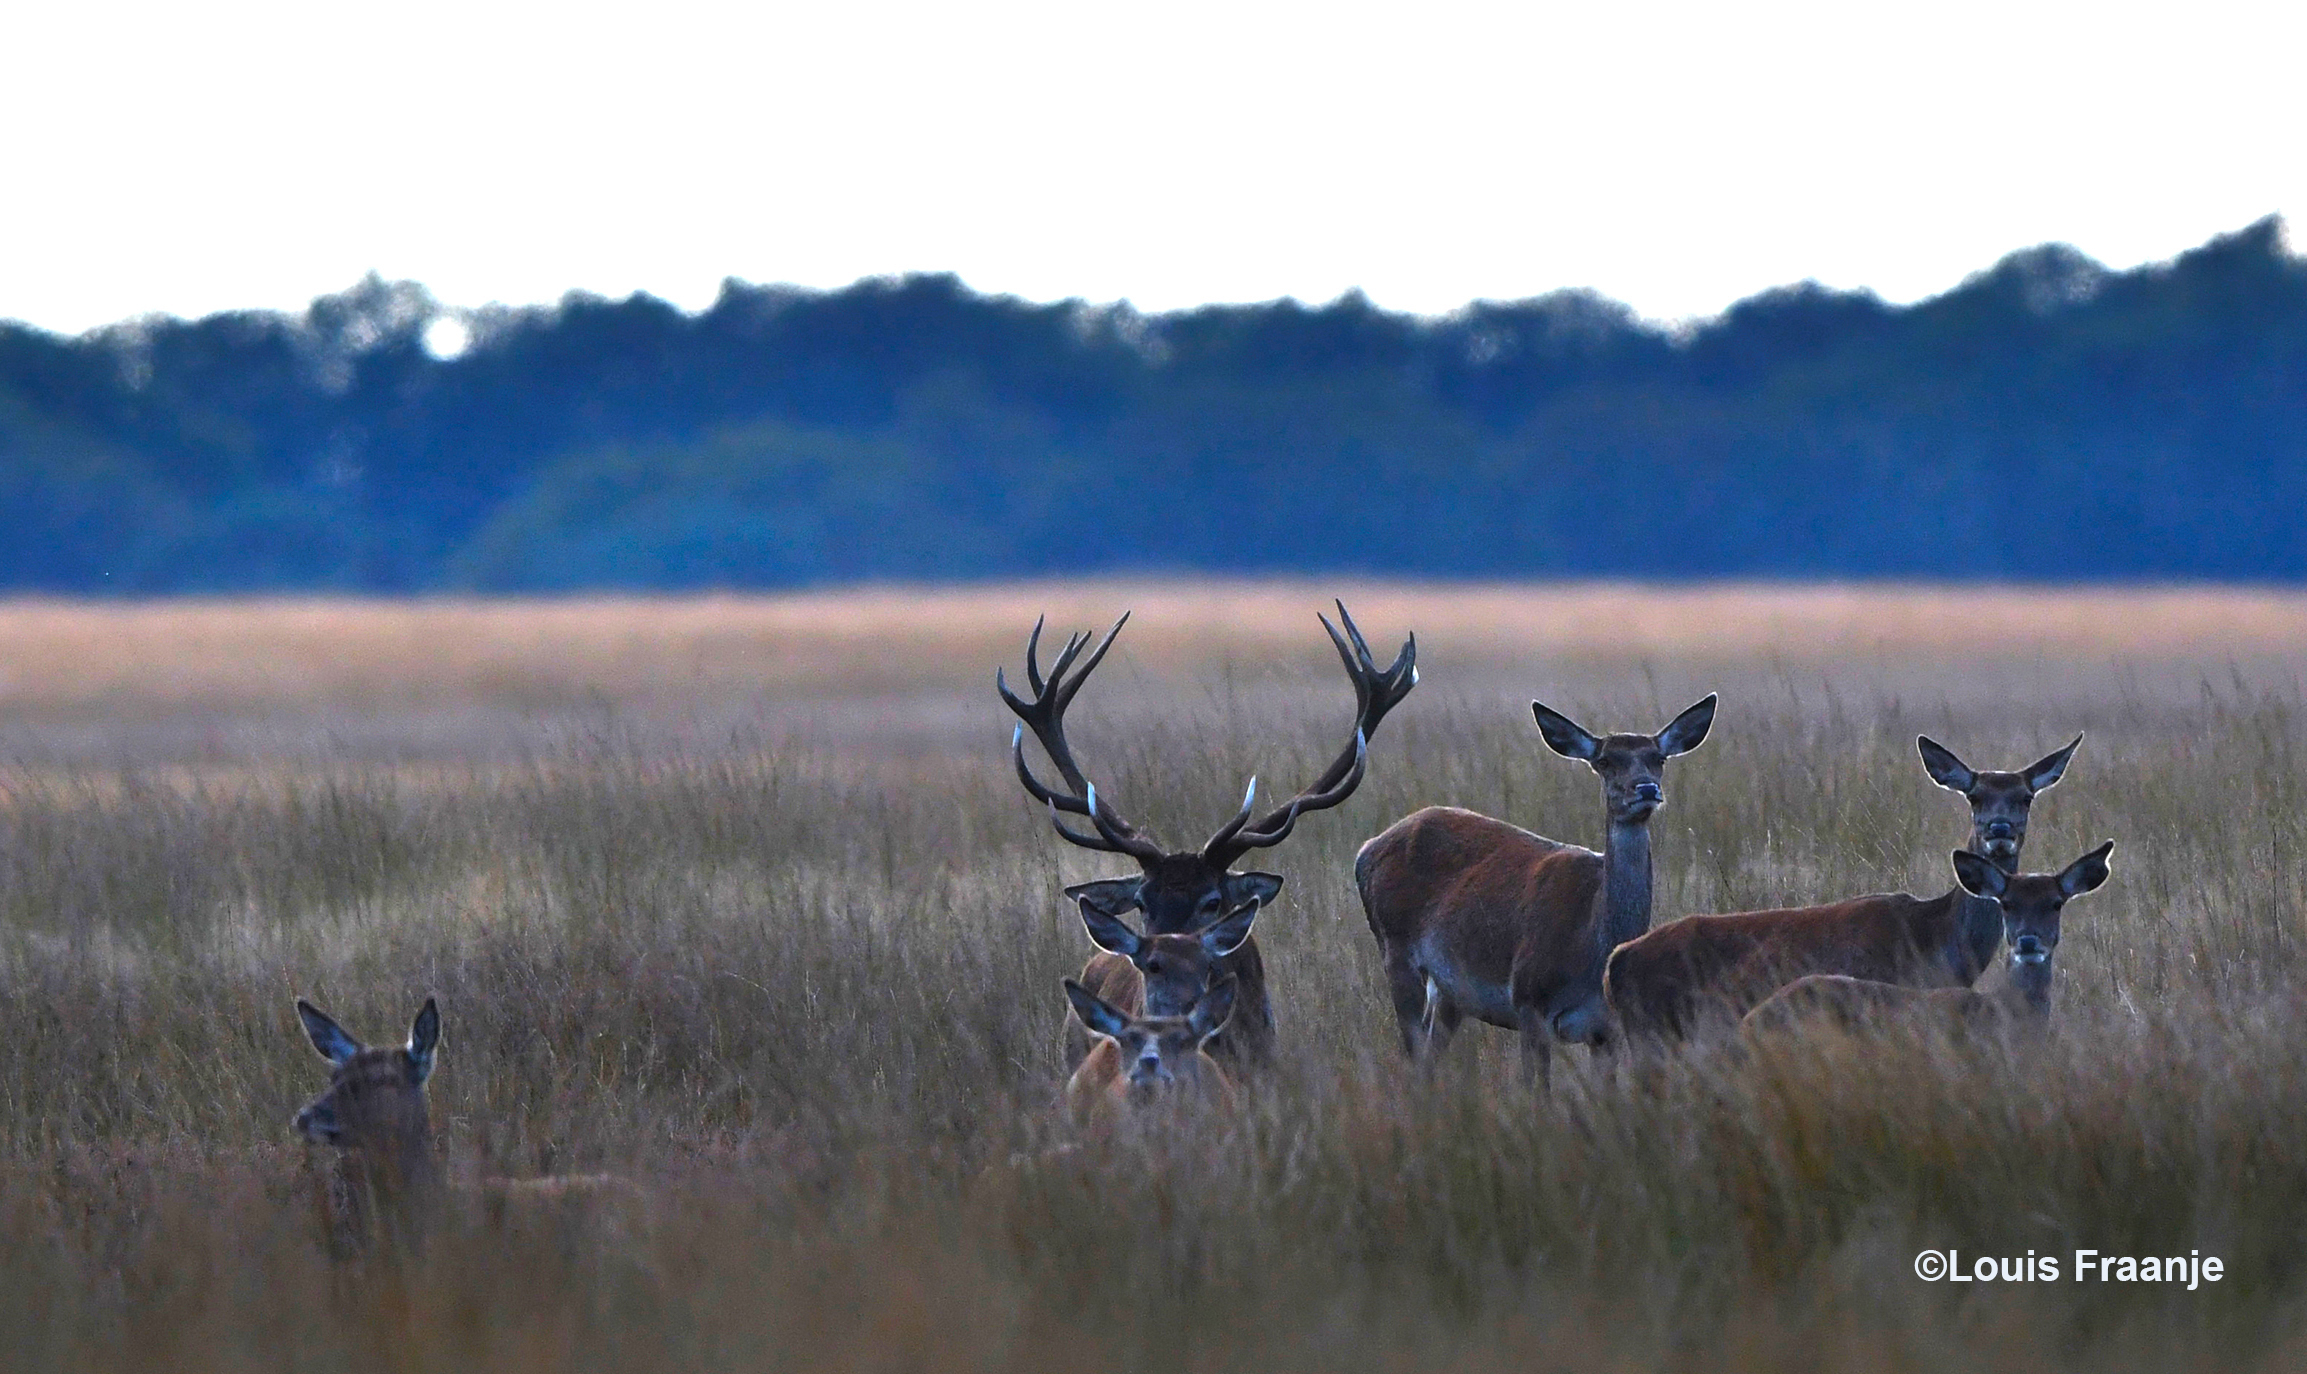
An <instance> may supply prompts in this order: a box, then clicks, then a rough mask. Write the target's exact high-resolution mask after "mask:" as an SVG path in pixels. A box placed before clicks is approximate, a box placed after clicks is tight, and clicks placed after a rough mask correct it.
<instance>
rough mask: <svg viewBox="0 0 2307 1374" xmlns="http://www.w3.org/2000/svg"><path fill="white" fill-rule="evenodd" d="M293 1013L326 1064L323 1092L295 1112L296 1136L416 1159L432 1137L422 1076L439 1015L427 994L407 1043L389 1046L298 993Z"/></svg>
mask: <svg viewBox="0 0 2307 1374" xmlns="http://www.w3.org/2000/svg"><path fill="white" fill-rule="evenodd" d="M296 1015H297V1019H298V1020H300V1021H302V1022H303V1023H304V1033H305V1034H306V1035H307V1036H309V1037H311V1039H312V1046H313V1048H314V1049H316V1050H319V1051H320V1056H321V1058H323V1059H326V1060H327V1061H328V1062H329V1064H330V1065H331V1066H332V1072H331V1073H330V1074H329V1082H328V1091H327V1092H324V1093H322V1094H321V1095H320V1096H318V1097H316V1098H314V1099H313V1100H312V1101H311V1103H309V1104H308V1105H307V1106H306V1107H305V1109H304V1110H303V1111H301V1112H298V1113H297V1114H296V1130H297V1134H299V1135H301V1136H303V1137H304V1138H305V1139H306V1140H309V1141H311V1142H313V1143H314V1144H316V1145H334V1146H336V1147H337V1148H339V1149H344V1150H360V1151H364V1152H367V1153H369V1154H371V1155H375V1156H390V1157H396V1158H405V1159H409V1160H414V1159H417V1158H420V1157H421V1156H422V1152H423V1151H424V1150H425V1149H426V1146H427V1142H428V1141H429V1139H430V1136H431V1124H430V1121H429V1119H428V1117H427V1115H426V1111H425V1080H426V1079H427V1078H429V1077H431V1076H432V1071H433V1059H434V1056H435V1054H436V1052H437V1051H438V1050H439V1048H440V1042H441V1013H440V1008H438V1007H437V1006H435V1005H434V1004H433V999H432V998H430V997H427V998H426V999H425V1004H424V1007H423V1009H422V1010H420V1011H418V1012H417V1016H416V1021H415V1023H414V1024H413V1025H411V1026H410V1027H409V1038H408V1043H407V1044H406V1045H402V1046H398V1047H396V1048H392V1049H369V1048H368V1047H366V1046H364V1045H362V1044H361V1043H360V1042H359V1041H358V1040H355V1039H353V1038H352V1037H351V1036H350V1035H347V1034H346V1033H345V1030H344V1028H343V1027H342V1026H339V1025H338V1024H337V1023H336V1022H335V1021H334V1020H331V1019H330V1017H329V1015H328V1013H326V1012H324V1011H322V1010H321V1009H320V1008H318V1007H316V1006H314V1005H313V1004H312V1003H310V1002H307V1001H305V1000H304V999H303V998H301V997H300V998H298V999H297V1003H296ZM412 1152H413V1153H412Z"/></svg>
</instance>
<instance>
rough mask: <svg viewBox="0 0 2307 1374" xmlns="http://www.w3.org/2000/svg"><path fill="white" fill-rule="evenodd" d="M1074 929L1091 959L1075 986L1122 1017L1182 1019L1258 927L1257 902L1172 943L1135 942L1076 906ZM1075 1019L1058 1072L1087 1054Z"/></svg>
mask: <svg viewBox="0 0 2307 1374" xmlns="http://www.w3.org/2000/svg"><path fill="white" fill-rule="evenodd" d="M1079 900H1080V902H1081V923H1082V925H1083V926H1084V927H1085V928H1087V929H1088V931H1089V939H1090V943H1091V944H1093V945H1096V946H1097V949H1098V952H1097V953H1096V954H1093V955H1091V956H1090V960H1089V962H1088V963H1087V964H1084V965H1083V966H1082V970H1081V978H1080V983H1081V985H1082V987H1084V988H1085V989H1087V990H1088V991H1089V992H1090V993H1092V994H1094V995H1095V996H1096V997H1097V998H1098V999H1099V1000H1101V1001H1103V1002H1105V1003H1107V1004H1108V1005H1110V1006H1111V1007H1113V1008H1114V1009H1115V1010H1116V1011H1119V1012H1121V1013H1122V1014H1123V1015H1125V1016H1144V1017H1153V1018H1161V1017H1173V1016H1183V1015H1185V1014H1186V1013H1187V1012H1189V1011H1191V1010H1192V1009H1193V1005H1194V1003H1195V1002H1197V1001H1199V1000H1201V996H1202V994H1203V993H1205V992H1207V991H1208V990H1209V987H1210V982H1211V980H1212V979H1213V978H1215V977H1217V976H1218V973H1219V970H1220V969H1221V968H1222V967H1223V965H1224V961H1225V959H1226V958H1227V957H1228V956H1230V955H1231V954H1233V952H1234V951H1235V950H1237V949H1240V948H1241V947H1242V945H1243V943H1244V942H1246V941H1247V940H1248V939H1249V938H1250V926H1251V925H1252V924H1253V923H1254V922H1255V921H1256V920H1257V919H1258V910H1259V906H1260V903H1259V901H1258V899H1257V898H1256V897H1252V898H1251V899H1250V900H1248V901H1246V902H1244V903H1242V904H1241V905H1240V906H1238V907H1235V908H1234V909H1233V910H1232V911H1228V912H1223V913H1221V914H1219V915H1217V916H1213V917H1211V918H1210V919H1208V920H1206V921H1204V922H1202V923H1201V924H1199V925H1196V926H1195V927H1193V928H1192V929H1191V930H1187V931H1185V932H1183V933H1181V934H1177V935H1140V934H1139V933H1138V932H1137V931H1136V930H1134V929H1132V928H1131V926H1130V924H1129V923H1128V922H1127V921H1124V920H1123V919H1122V918H1121V917H1119V916H1115V915H1112V914H1110V913H1108V912H1104V911H1101V910H1099V909H1098V907H1097V904H1096V903H1094V902H1092V901H1090V900H1089V899H1088V898H1086V897H1084V898H1080V899H1079ZM1091 1041H1092V1037H1091V1035H1090V1032H1089V1028H1088V1027H1087V1026H1085V1025H1083V1024H1082V1019H1081V1017H1080V1015H1079V1014H1077V1013H1076V1012H1074V1011H1072V1010H1070V1009H1069V1010H1067V1012H1066V1014H1065V1068H1066V1072H1067V1073H1071V1072H1073V1071H1074V1070H1075V1069H1078V1068H1080V1067H1081V1061H1082V1060H1083V1059H1085V1058H1087V1057H1088V1056H1089V1052H1090V1050H1091V1048H1092V1045H1091Z"/></svg>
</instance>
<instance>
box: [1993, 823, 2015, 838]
mask: <svg viewBox="0 0 2307 1374" xmlns="http://www.w3.org/2000/svg"><path fill="white" fill-rule="evenodd" d="M2015 833H2016V832H2015V831H2014V830H2012V828H2011V823H2010V822H2009V821H1988V822H1987V838H1988V839H1990V840H2007V839H2009V838H2010V837H2011V836H2012V835H2013V834H2015Z"/></svg>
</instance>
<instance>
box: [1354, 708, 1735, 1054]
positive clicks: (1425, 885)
mask: <svg viewBox="0 0 2307 1374" xmlns="http://www.w3.org/2000/svg"><path fill="white" fill-rule="evenodd" d="M1714 707H1715V698H1714V697H1713V696H1711V695H1709V696H1708V697H1707V698H1706V699H1705V700H1704V701H1701V702H1699V703H1698V704H1697V705H1695V706H1692V707H1691V708H1690V709H1688V710H1686V711H1684V712H1683V713H1682V714H1681V715H1679V716H1676V717H1675V718H1674V719H1673V721H1671V722H1670V723H1669V724H1668V725H1667V726H1666V728H1665V729H1663V730H1660V731H1659V732H1658V733H1657V734H1655V735H1596V734H1594V733H1592V732H1591V731H1589V730H1587V729H1586V728H1585V727H1583V726H1581V725H1579V724H1578V723H1577V722H1576V721H1573V720H1571V719H1570V718H1569V717H1567V716H1565V715H1562V714H1560V713H1559V712H1556V711H1552V710H1549V709H1548V708H1547V707H1546V706H1544V705H1543V704H1541V703H1539V702H1535V701H1534V702H1532V703H1530V710H1531V713H1532V714H1533V715H1534V716H1536V717H1537V720H1538V730H1539V733H1540V734H1542V735H1543V736H1544V737H1545V740H1546V744H1547V746H1548V747H1549V748H1551V749H1553V750H1554V752H1555V753H1557V754H1560V755H1562V756H1563V757H1565V758H1571V759H1577V760H1579V761H1581V762H1583V763H1585V764H1586V765H1588V766H1589V767H1591V768H1592V769H1593V770H1594V772H1595V774H1596V776H1598V777H1599V778H1600V779H1601V782H1602V805H1603V812H1604V818H1605V820H1606V821H1607V822H1608V830H1607V831H1606V832H1605V833H1606V839H1605V840H1604V843H1603V849H1602V852H1601V853H1599V854H1597V853H1595V852H1594V851H1593V850H1591V849H1583V848H1580V847H1579V846H1577V845H1574V844H1564V843H1562V842H1561V841H1559V840H1549V839H1546V838H1544V837H1542V836H1539V835H1533V834H1531V833H1530V832H1529V831H1527V830H1523V829H1521V828H1519V827H1516V826H1512V825H1508V824H1507V823H1506V822H1504V821H1499V820H1492V819H1491V818H1489V817H1488V816H1481V815H1477V814H1475V813H1474V812H1471V811H1462V810H1459V809H1458V808H1456V807H1451V806H1432V807H1428V808H1426V809H1425V810H1423V811H1418V812H1414V813H1412V814H1411V815H1408V816H1405V817H1403V818H1402V819H1401V820H1399V821H1396V822H1395V823H1394V824H1393V825H1391V826H1389V827H1388V828H1387V829H1386V830H1385V832H1384V833H1383V834H1380V835H1378V836H1377V837H1376V838H1375V839H1372V840H1371V841H1369V842H1368V843H1367V844H1364V845H1363V846H1362V849H1361V852H1360V853H1359V854H1357V855H1356V856H1355V858H1354V881H1355V884H1356V886H1357V887H1358V888H1359V889H1360V891H1361V896H1362V910H1363V912H1364V913H1365V914H1366V915H1367V916H1368V917H1369V921H1370V933H1371V934H1372V935H1375V936H1376V937H1377V939H1378V949H1379V951H1380V953H1381V954H1382V955H1383V957H1384V959H1385V964H1386V982H1387V984H1388V986H1389V987H1390V988H1391V989H1392V992H1393V998H1394V1015H1395V1018H1396V1019H1397V1020H1398V1021H1399V1022H1400V1023H1401V1028H1402V1044H1403V1046H1404V1048H1406V1049H1407V1050H1408V1051H1409V1052H1410V1054H1411V1056H1412V1057H1413V1058H1417V1057H1421V1056H1425V1055H1431V1054H1434V1053H1438V1052H1439V1051H1440V1050H1441V1049H1442V1048H1443V1047H1444V1046H1446V1045H1448V1044H1449V1042H1450V1037H1451V1035H1452V1033H1453V1032H1455V1031H1456V1030H1457V1027H1458V1023H1459V1021H1460V1020H1461V1019H1463V1018H1464V1017H1466V1016H1469V1015H1471V1016H1473V1017H1475V1018H1476V1019H1477V1020H1480V1021H1484V1022H1487V1023H1488V1024H1490V1025H1493V1026H1500V1027H1503V1028H1505V1029H1507V1030H1512V1031H1516V1032H1518V1033H1519V1034H1520V1035H1521V1039H1522V1047H1523V1050H1524V1052H1525V1062H1526V1063H1527V1064H1529V1065H1530V1067H1531V1068H1532V1069H1533V1070H1534V1071H1536V1072H1538V1073H1541V1074H1542V1073H1543V1072H1544V1071H1545V1068H1546V1063H1547V1054H1548V1051H1549V1048H1550V1046H1549V1041H1550V1040H1553V1039H1558V1040H1562V1041H1566V1042H1570V1043H1583V1044H1587V1045H1597V1044H1600V1043H1602V1042H1604V1041H1605V1040H1606V1039H1607V1038H1608V1018H1607V1017H1606V1016H1605V1015H1604V1014H1603V1003H1602V968H1603V961H1604V960H1605V959H1606V958H1608V957H1609V954H1610V951H1611V949H1612V948H1613V947H1614V946H1616V945H1617V944H1619V943H1620V942H1621V941H1624V940H1630V939H1632V938H1634V937H1635V936H1637V935H1640V934H1641V933H1642V932H1643V931H1644V930H1647V929H1648V928H1649V926H1650V818H1651V817H1652V816H1653V815H1655V814H1657V811H1658V808H1660V807H1661V806H1664V805H1665V804H1666V792H1665V788H1664V787H1663V785H1662V782H1661V779H1662V778H1663V776H1664V774H1665V771H1666V761H1667V760H1668V759H1670V758H1673V757H1675V756H1677V755H1680V754H1687V753H1689V752H1690V751H1691V750H1693V749H1696V748H1697V747H1698V746H1699V745H1700V744H1702V743H1704V742H1705V739H1706V732H1707V731H1708V730H1709V729H1710V728H1711V727H1712V726H1713V723H1714Z"/></svg>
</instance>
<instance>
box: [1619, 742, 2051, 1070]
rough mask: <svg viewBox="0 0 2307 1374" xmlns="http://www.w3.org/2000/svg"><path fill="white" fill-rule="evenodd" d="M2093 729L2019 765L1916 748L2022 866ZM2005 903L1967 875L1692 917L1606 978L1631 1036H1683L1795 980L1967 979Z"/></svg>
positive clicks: (1989, 956)
mask: <svg viewBox="0 0 2307 1374" xmlns="http://www.w3.org/2000/svg"><path fill="white" fill-rule="evenodd" d="M2082 742H2083V737H2082V736H2080V735H2077V736H2075V738H2074V740H2073V742H2072V743H2070V744H2068V745H2067V747H2066V748H2064V749H2060V750H2058V751H2056V752H2054V753H2052V754H2050V755H2048V756H2046V757H2044V758H2041V759H2038V760H2036V761H2035V763H2034V764H2032V765H2031V766H2029V767H2027V768H2025V769H2022V770H2020V771H2018V772H2014V773H2003V772H1991V771H1990V772H1981V771H1978V770H1975V769H1973V768H1970V767H1969V766H1967V765H1966V764H1964V763H1963V761H1962V760H1961V759H1959V758H1956V757H1955V755H1954V753H1953V751H1952V750H1949V749H1947V748H1946V747H1945V746H1943V745H1940V744H1938V743H1937V742H1935V741H1933V740H1932V739H1930V738H1929V737H1928V736H1919V737H1917V738H1916V740H1915V747H1916V749H1917V750H1918V751H1919V752H1920V753H1921V755H1922V761H1923V768H1924V770H1925V771H1927V772H1928V773H1929V774H1930V776H1931V779H1932V781H1934V782H1936V783H1938V785H1939V786H1941V787H1944V788H1947V789H1948V790H1949V791H1953V792H1959V793H1961V794H1962V796H1963V799H1964V800H1965V801H1966V802H1968V803H1969V804H1970V811H1971V838H1970V843H1969V846H1968V852H1969V853H1970V854H1971V855H1972V856H1973V857H1975V858H1979V859H1982V860H1984V861H1986V862H1987V863H1988V864H1989V865H1990V866H1992V867H1995V868H1999V869H2001V870H2002V871H2003V872H2004V873H2005V874H2011V873H2015V872H2017V870H2018V861H2019V851H2020V849H2021V848H2022V847H2023V846H2024V845H2025V843H2026V838H2027V816H2028V813H2029V810H2030V809H2031V808H2032V806H2033V804H2034V800H2035V797H2036V796H2037V795H2038V794H2040V793H2041V792H2043V791H2045V790H2047V789H2049V788H2050V787H2053V786H2055V785H2056V784H2057V783H2058V781H2059V779H2060V777H2062V776H2063V775H2064V774H2065V773H2066V769H2067V761H2068V760H2069V759H2070V758H2072V757H2073V756H2074V752H2075V746H2076V745H2079V744H2081V743H2082ZM2002 937H2003V913H2002V911H2001V909H2000V908H1998V907H1997V906H1996V905H1995V903H1994V902H1993V901H1991V900H1989V899H1987V898H1985V897H1980V896H1976V895H1973V894H1972V893H1971V892H1970V891H1969V890H1968V889H1966V888H1964V887H1963V886H1961V885H1959V884H1958V885H1957V886H1955V887H1954V888H1952V889H1950V890H1949V891H1947V892H1946V893H1944V894H1943V895H1941V896H1937V897H1917V896H1913V895H1912V894H1909V893H1904V892H1882V893H1874V894H1871V895H1868V896H1864V897H1853V898H1850V899H1849V900H1847V901H1842V902H1833V903H1829V904H1826V905H1823V906H1807V907H1786V908H1781V909H1777V910H1771V911H1744V912H1737V913H1733V914H1731V915H1726V916H1685V917H1683V918H1682V919H1681V920H1678V921H1670V922H1668V923H1667V924H1665V925H1662V926H1660V927H1658V928H1657V929H1656V930H1653V931H1651V932H1650V933H1649V934H1647V935H1643V936H1642V937H1641V938H1639V939H1633V940H1629V941H1627V942H1626V943H1625V944H1623V945H1620V946H1619V947H1618V948H1617V949H1615V950H1613V951H1611V954H1610V966H1609V971H1608V973H1607V974H1606V975H1605V977H1604V986H1605V989H1606V991H1607V994H1608V997H1609V1002H1610V1012H1611V1015H1612V1017H1613V1018H1614V1019H1615V1020H1616V1022H1617V1024H1618V1028H1619V1029H1620V1031H1621V1032H1622V1033H1624V1034H1625V1035H1627V1036H1629V1037H1632V1038H1637V1039H1668V1040H1678V1039H1682V1038H1684V1037H1687V1036H1688V1035H1690V1034H1691V1033H1692V1032H1693V1031H1695V1030H1696V1029H1697V1028H1698V1026H1699V1025H1700V1023H1701V1022H1702V1021H1704V1020H1706V1019H1707V1017H1708V1016H1709V1015H1710V1014H1713V1013H1720V1014H1721V1015H1722V1016H1723V1018H1724V1020H1725V1021H1735V1020H1736V1019H1737V1018H1739V1017H1741V1016H1743V1015H1744V1014H1745V1013H1746V1012H1748V1011H1749V1010H1751V1009H1753V1007H1754V1006H1756V1005H1757V1004H1758V1003H1760V1002H1761V1001H1762V1000H1763V999H1764V998H1766V997H1768V996H1770V995H1771V994H1772V993H1773V992H1775V991H1777V990H1778V989H1779V988H1782V987H1784V986H1786V985H1787V984H1788V983H1791V982H1793V981H1795V980H1796V979H1799V978H1802V977H1804V976H1806V975H1809V974H1814V973H1839V974H1844V975H1847V976H1849V977H1852V978H1857V979H1861V980H1864V981H1867V982H1875V983H1901V984H1906V985H1908V986H1912V987H1966V988H1967V987H1969V986H1970V985H1971V984H1973V983H1975V982H1977V981H1978V979H1979V975H1980V974H1981V973H1983V972H1985V971H1986V968H1987V965H1988V964H1989V963H1990V962H1991V961H1992V960H1993V959H1994V954H1995V948H1996V946H1997V945H1999V944H2000V943H2001V942H2002Z"/></svg>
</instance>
